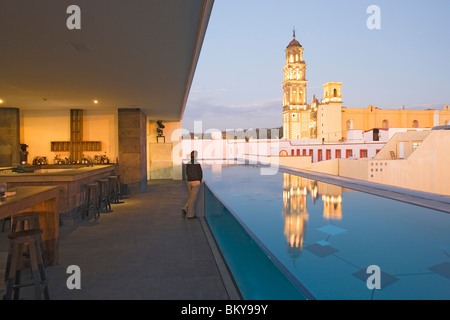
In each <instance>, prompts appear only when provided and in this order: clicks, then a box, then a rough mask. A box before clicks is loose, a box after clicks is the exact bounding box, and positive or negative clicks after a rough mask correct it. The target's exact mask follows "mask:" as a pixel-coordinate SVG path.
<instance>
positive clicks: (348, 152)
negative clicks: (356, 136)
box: [345, 149, 353, 158]
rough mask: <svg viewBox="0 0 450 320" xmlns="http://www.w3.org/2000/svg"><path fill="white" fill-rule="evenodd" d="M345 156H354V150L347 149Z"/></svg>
mask: <svg viewBox="0 0 450 320" xmlns="http://www.w3.org/2000/svg"><path fill="white" fill-rule="evenodd" d="M345 157H346V158H351V157H353V151H352V150H351V149H347V150H345Z"/></svg>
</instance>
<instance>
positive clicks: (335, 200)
mask: <svg viewBox="0 0 450 320" xmlns="http://www.w3.org/2000/svg"><path fill="white" fill-rule="evenodd" d="M322 201H323V217H324V219H327V220H331V219H333V220H341V219H342V197H341V196H340V195H339V196H328V195H323V196H322Z"/></svg>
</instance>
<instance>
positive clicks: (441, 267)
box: [427, 261, 450, 279]
mask: <svg viewBox="0 0 450 320" xmlns="http://www.w3.org/2000/svg"><path fill="white" fill-rule="evenodd" d="M427 269H428V270H431V271H433V272H435V273H437V274H440V275H441V276H444V277H446V278H447V279H450V262H448V261H445V262H442V263H440V264H436V265H434V266H431V267H429V268H427Z"/></svg>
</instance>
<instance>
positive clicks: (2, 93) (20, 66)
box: [0, 0, 213, 121]
mask: <svg viewBox="0 0 450 320" xmlns="http://www.w3.org/2000/svg"><path fill="white" fill-rule="evenodd" d="M70 5H77V6H79V8H80V10H81V29H80V30H69V29H68V28H67V26H66V22H67V20H68V19H69V18H70V17H71V14H68V13H66V11H67V8H68V7H69V6H70ZM212 6H213V0H183V1H180V0H132V1H126V0H75V1H64V0H8V1H2V3H1V6H0V98H1V99H2V100H4V103H3V104H1V105H0V106H1V107H16V108H20V109H24V110H25V109H34V110H49V109H69V108H79V109H103V108H105V109H111V108H140V109H142V110H143V111H144V112H145V113H146V114H147V116H148V117H149V118H150V119H161V120H164V121H179V120H180V119H181V117H182V115H183V111H184V107H185V104H186V100H187V96H188V93H189V89H190V85H191V82H192V79H193V76H194V71H195V67H196V65H197V61H198V57H199V54H200V49H201V46H202V43H203V39H204V35H205V32H206V27H207V24H208V21H209V17H210V14H211V10H212ZM95 99H97V100H98V101H99V103H98V104H97V105H95V104H94V103H93V100H95Z"/></svg>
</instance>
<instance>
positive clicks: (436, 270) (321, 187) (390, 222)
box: [203, 165, 450, 299]
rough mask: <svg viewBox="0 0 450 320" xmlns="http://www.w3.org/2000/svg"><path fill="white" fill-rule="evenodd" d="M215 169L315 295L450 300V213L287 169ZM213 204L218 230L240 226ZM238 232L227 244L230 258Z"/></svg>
mask: <svg viewBox="0 0 450 320" xmlns="http://www.w3.org/2000/svg"><path fill="white" fill-rule="evenodd" d="M214 169H215V170H211V168H208V167H206V166H205V167H204V169H203V170H204V180H205V181H206V183H207V186H208V188H209V189H211V191H212V193H213V194H214V195H215V196H216V197H217V198H218V199H220V201H221V202H222V203H223V204H224V205H225V206H226V207H227V208H228V209H229V211H230V212H231V214H232V215H233V216H234V218H235V219H236V220H237V221H238V222H239V223H241V224H242V225H243V226H244V227H245V229H246V230H248V231H249V232H250V233H251V235H252V236H253V237H254V238H255V240H256V243H260V244H261V245H262V246H263V247H264V249H266V250H268V251H269V252H270V255H273V258H274V259H269V260H275V261H276V262H277V263H281V265H282V266H281V268H280V269H281V270H282V273H284V274H286V275H287V276H288V277H294V278H295V281H294V282H293V283H296V284H297V285H299V284H300V287H301V288H300V289H301V290H300V291H303V292H304V293H306V296H307V297H308V295H311V296H313V297H314V298H316V299H450V233H449V232H450V215H449V214H447V213H445V212H441V211H436V210H431V209H427V208H424V207H420V206H415V205H411V204H407V203H404V202H399V201H395V200H391V199H387V198H383V197H379V196H375V195H371V194H367V193H363V192H359V191H355V190H350V189H346V188H343V187H340V186H337V185H332V184H327V183H323V182H320V181H315V180H311V179H307V178H303V177H301V176H299V175H295V174H288V173H283V172H281V171H280V172H277V173H276V174H274V175H260V168H259V167H257V166H250V165H233V166H224V167H222V168H221V169H220V170H217V168H214ZM205 197H206V195H205ZM208 210H209V211H210V212H208ZM213 210H214V209H213V208H212V207H208V206H206V219H207V221H208V223H209V224H212V225H213V227H212V231H213V234H214V232H216V234H215V237H217V230H218V229H220V230H221V233H222V234H226V232H227V231H229V232H230V233H233V232H234V231H233V229H231V228H230V229H227V223H223V224H222V225H218V224H217V223H215V222H214V219H215V218H214V216H215V215H214V213H213V212H211V211H213ZM214 229H216V231H214ZM230 238H232V236H230ZM236 239H237V240H236ZM236 239H235V240H230V239H229V240H228V243H232V241H234V244H232V245H230V244H228V245H227V244H226V243H224V244H222V247H221V248H220V249H221V251H222V253H223V254H224V256H225V258H226V257H227V255H230V256H232V255H233V251H236V248H233V246H236V244H237V243H238V242H239V241H241V240H239V238H236ZM230 241H231V242H230ZM224 245H225V246H224ZM219 247H220V245H219ZM236 247H240V248H241V249H242V246H239V245H237V246H236ZM241 254H242V253H241ZM269 258H270V256H269ZM255 262H256V261H255ZM267 263H270V261H268V262H267ZM237 264H239V263H237ZM246 264H251V262H246ZM261 264H262V262H261V261H259V262H258V263H255V264H254V265H250V266H246V267H247V268H252V269H253V270H258V268H261ZM371 265H375V266H378V267H379V268H380V271H381V273H380V275H379V277H378V278H377V279H376V282H378V283H379V284H380V287H381V289H376V288H373V287H371V288H369V287H368V285H367V280H368V278H369V277H370V276H371V275H372V274H371V273H368V270H367V268H368V266H371ZM236 277H238V278H239V277H240V275H235V278H236ZM262 285H263V284H262ZM272 288H273V287H272ZM242 290H244V291H245V290H246V289H245V288H244V289H241V291H242ZM257 290H260V289H257ZM271 290H272V295H274V294H275V295H279V297H280V298H281V299H284V298H286V295H285V294H284V293H283V292H277V293H274V292H273V289H271ZM248 296H249V297H258V295H257V294H253V295H252V294H249V295H248ZM291 297H292V298H294V299H296V297H295V296H291ZM244 298H245V297H244Z"/></svg>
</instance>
